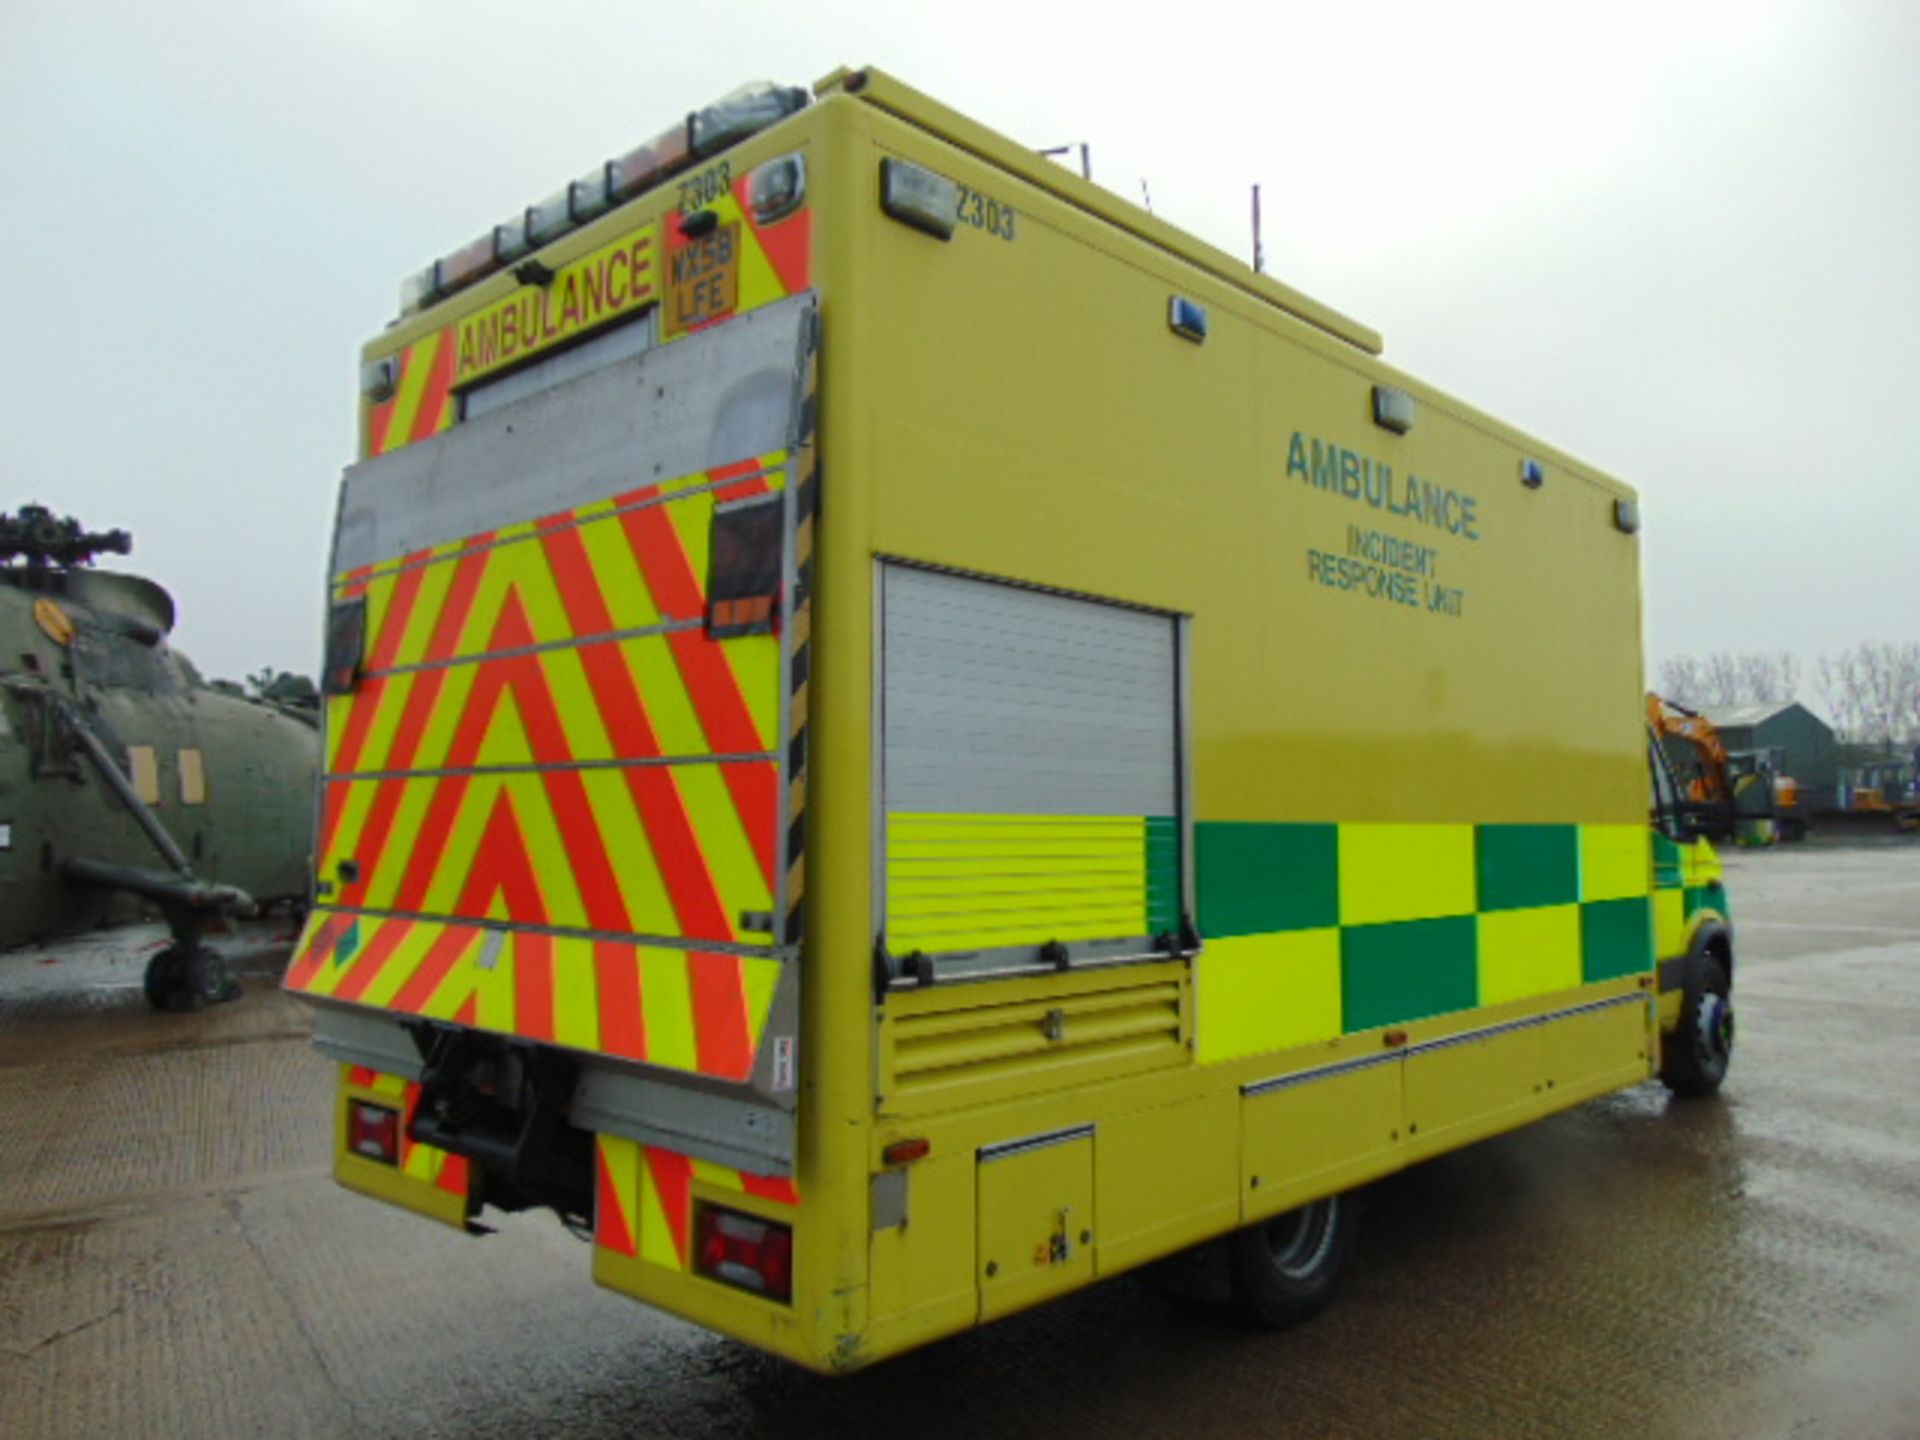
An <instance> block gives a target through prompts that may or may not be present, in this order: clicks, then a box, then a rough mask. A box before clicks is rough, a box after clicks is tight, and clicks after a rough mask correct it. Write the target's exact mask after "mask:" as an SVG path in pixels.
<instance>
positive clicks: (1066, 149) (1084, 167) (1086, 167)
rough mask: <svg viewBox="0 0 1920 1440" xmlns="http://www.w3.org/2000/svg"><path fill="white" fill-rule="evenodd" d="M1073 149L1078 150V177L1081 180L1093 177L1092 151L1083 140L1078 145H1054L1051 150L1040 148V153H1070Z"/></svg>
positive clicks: (1053, 154)
mask: <svg viewBox="0 0 1920 1440" xmlns="http://www.w3.org/2000/svg"><path fill="white" fill-rule="evenodd" d="M1075 150H1078V151H1079V152H1080V178H1081V179H1082V180H1091V179H1093V152H1092V150H1090V149H1089V148H1088V147H1087V142H1086V141H1084V140H1082V141H1081V142H1080V143H1079V144H1078V145H1055V146H1054V147H1053V148H1052V149H1051V150H1042V151H1041V152H1040V153H1041V154H1042V155H1046V156H1049V157H1051V156H1055V155H1071V154H1072V153H1073V152H1074V151H1075Z"/></svg>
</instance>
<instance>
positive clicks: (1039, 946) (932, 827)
mask: <svg viewBox="0 0 1920 1440" xmlns="http://www.w3.org/2000/svg"><path fill="white" fill-rule="evenodd" d="M881 585H882V600H881V622H882V636H881V643H882V647H883V648H882V656H883V659H882V665H881V683H882V694H881V725H882V743H881V767H882V772H881V787H882V793H883V804H884V811H885V827H884V829H885V834H884V852H885V853H884V874H883V877H882V881H883V890H884V902H883V912H884V913H883V937H884V941H885V944H886V947H887V950H888V952H889V953H890V954H891V955H893V956H895V957H900V956H907V955H911V954H914V953H915V952H918V953H919V954H921V955H923V956H929V957H939V958H940V968H941V973H942V974H943V975H944V974H947V973H956V974H958V973H965V972H966V971H967V970H969V969H974V970H991V971H996V972H997V971H1002V970H1007V969H1019V968H1024V967H1028V966H1033V965H1039V964H1059V963H1061V962H1062V960H1063V959H1066V960H1071V961H1074V962H1078V961H1082V960H1087V961H1093V960H1113V959H1119V958H1125V957H1127V956H1130V955H1141V956H1146V955H1149V954H1157V953H1159V952H1158V951H1156V950H1155V949H1154V940H1155V937H1157V936H1160V935H1163V934H1166V933H1169V932H1174V931H1177V930H1178V928H1179V926H1180V920H1181V916H1180V899H1179V897H1180V873H1181V870H1180V867H1181V860H1180V824H1179V804H1180V773H1181V772H1180V751H1179V747H1180V737H1179V697H1180V684H1179V653H1178V646H1179V632H1178V626H1177V623H1176V621H1175V619H1174V618H1173V617H1172V616H1169V615H1164V614H1158V613H1154V612H1150V611H1143V610H1136V609H1130V608H1126V607H1123V606H1119V605H1110V604H1103V603H1100V602H1097V601H1092V600H1084V599H1079V598H1075V597H1071V596H1064V595H1057V594H1052V593H1047V592H1042V591H1035V590H1026V589H1020V588H1017V587H1015V586H1011V585H1005V584H1000V583H997V582H992V581H984V580H977V579H971V578H967V577H963V576H958V575H951V574H946V573H941V572H934V571H928V570H920V569H914V568H911V567H907V566H901V565H888V566H885V567H883V569H882V573H881ZM1043 949H1044V950H1045V954H1044V955H1043V954H1042V953H1041V952H1042V951H1043Z"/></svg>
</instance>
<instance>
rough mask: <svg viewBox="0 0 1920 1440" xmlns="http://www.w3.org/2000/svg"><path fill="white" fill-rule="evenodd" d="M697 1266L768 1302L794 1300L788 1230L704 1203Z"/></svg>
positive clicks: (790, 1233) (782, 1226) (791, 1231)
mask: <svg viewBox="0 0 1920 1440" xmlns="http://www.w3.org/2000/svg"><path fill="white" fill-rule="evenodd" d="M696 1237H697V1241H698V1243H697V1244H696V1246H695V1257H696V1264H697V1266H698V1268H699V1271H700V1273H701V1274H702V1275H710V1276H712V1277H713V1278H714V1279H716V1280H724V1281H726V1282H727V1284H729V1285H738V1286H739V1287H740V1288H741V1289H743V1290H751V1291H753V1292H754V1293H755V1294H757V1295H765V1296H766V1297H767V1298H768V1299H770V1300H790V1299H792V1298H793V1229H792V1227H791V1226H788V1225H776V1224H775V1223H774V1222H773V1221H771V1220H762V1219H760V1218H759V1217H758V1216H756V1215H742V1214H741V1213H740V1212H739V1211H737V1210H722V1209H720V1208H718V1207H717V1206H712V1205H708V1206H703V1207H701V1210H700V1216H699V1222H698V1229H697V1232H696Z"/></svg>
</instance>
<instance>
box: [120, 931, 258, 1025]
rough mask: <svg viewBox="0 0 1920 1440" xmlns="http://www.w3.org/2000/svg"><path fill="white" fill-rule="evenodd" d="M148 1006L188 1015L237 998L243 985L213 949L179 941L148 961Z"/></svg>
mask: <svg viewBox="0 0 1920 1440" xmlns="http://www.w3.org/2000/svg"><path fill="white" fill-rule="evenodd" d="M143 985H144V988H145V990H146V994H147V1004H149V1005H151V1006H152V1007H153V1008H154V1009H156V1010H167V1011H172V1012H173V1013H175V1014H184V1013H186V1012H188V1011H192V1010H199V1009H201V1008H203V1007H204V1006H208V1005H218V1004H219V1003H220V1002H221V1001H223V1000H232V999H235V998H236V997H237V996H238V995H239V994H240V986H239V983H238V982H237V981H235V980H234V978H233V972H232V971H231V970H229V969H228V968H227V961H226V957H225V956H224V955H222V954H221V953H220V952H219V951H218V950H215V949H213V948H212V947H211V946H207V945H198V944H193V943H190V942H188V941H184V940H177V941H175V942H174V943H173V944H171V945H169V946H168V947H167V948H166V949H164V950H162V951H161V952H160V953H159V954H158V955H156V956H154V957H153V959H152V960H150V961H148V962H147V973H146V977H145V980H144V982H143Z"/></svg>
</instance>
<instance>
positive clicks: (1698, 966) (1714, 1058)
mask: <svg viewBox="0 0 1920 1440" xmlns="http://www.w3.org/2000/svg"><path fill="white" fill-rule="evenodd" d="M1732 1060H1733V980H1732V977H1731V976H1730V975H1729V974H1728V971H1727V962H1726V961H1725V960H1723V959H1721V958H1720V957H1719V956H1718V955H1714V954H1712V953H1710V952H1706V951H1695V952H1694V953H1693V954H1691V955H1689V956H1688V957H1687V972H1686V982H1685V989H1684V992H1683V996H1682V999H1681V1001H1680V1023H1679V1024H1678V1025H1676V1026H1674V1028H1673V1033H1672V1034H1670V1035H1666V1036H1663V1037H1662V1040H1661V1047H1660V1080H1661V1082H1662V1083H1663V1084H1664V1085H1665V1086H1666V1087H1667V1089H1669V1090H1671V1091H1672V1092H1673V1093H1674V1094H1675V1095H1678V1096H1680V1097H1681V1098H1682V1099H1687V1100H1695V1099H1699V1098H1701V1097H1703V1096H1707V1095H1711V1094H1713V1093H1714V1092H1715V1091H1717V1090H1718V1089H1719V1088H1720V1084H1721V1082H1722V1081H1723V1080H1725V1079H1726V1078H1727V1066H1728V1065H1729V1064H1730V1063H1731V1062H1732Z"/></svg>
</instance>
